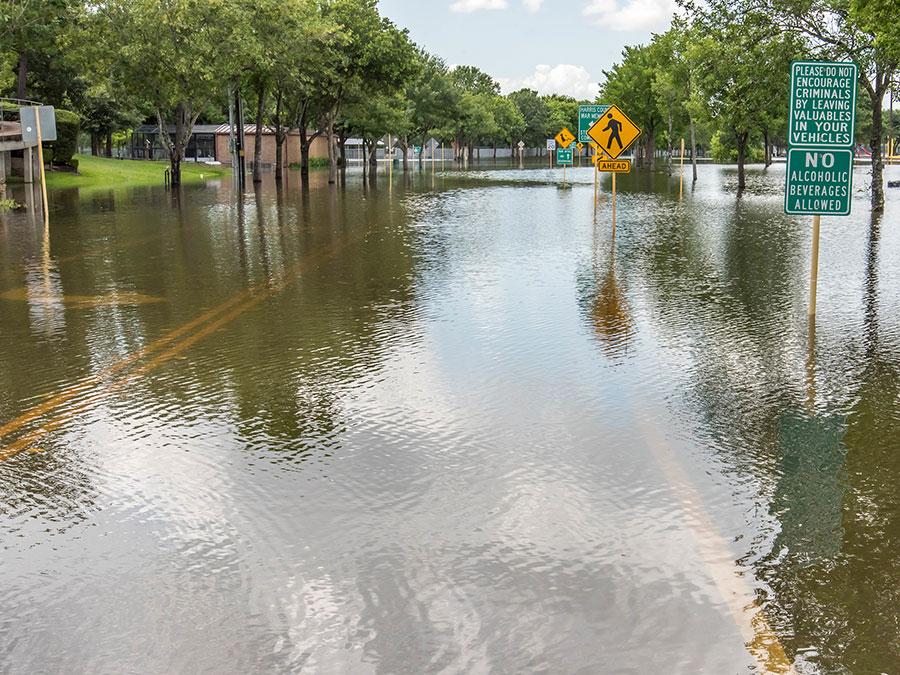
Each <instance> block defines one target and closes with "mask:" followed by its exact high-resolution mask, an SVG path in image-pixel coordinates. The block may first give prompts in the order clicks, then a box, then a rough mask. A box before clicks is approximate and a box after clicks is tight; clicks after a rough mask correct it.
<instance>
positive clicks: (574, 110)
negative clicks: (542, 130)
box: [544, 95, 578, 138]
mask: <svg viewBox="0 0 900 675" xmlns="http://www.w3.org/2000/svg"><path fill="white" fill-rule="evenodd" d="M544 101H545V102H546V104H547V111H548V116H547V130H546V136H547V138H552V137H553V136H556V134H558V133H559V132H560V131H561V130H562V128H563V127H566V128H568V129H569V131H571V132H573V133H577V132H578V101H576V100H575V99H574V98H571V97H569V96H555V95H554V96H547V97H545V98H544Z"/></svg>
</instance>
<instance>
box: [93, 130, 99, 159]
mask: <svg viewBox="0 0 900 675" xmlns="http://www.w3.org/2000/svg"><path fill="white" fill-rule="evenodd" d="M91 154H92V155H93V156H94V157H99V156H100V134H99V133H97V132H96V131H92V132H91Z"/></svg>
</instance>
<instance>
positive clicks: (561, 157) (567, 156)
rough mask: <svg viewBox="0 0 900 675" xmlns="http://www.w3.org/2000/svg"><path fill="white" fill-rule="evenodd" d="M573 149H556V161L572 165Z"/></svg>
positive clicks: (563, 164) (560, 163)
mask: <svg viewBox="0 0 900 675" xmlns="http://www.w3.org/2000/svg"><path fill="white" fill-rule="evenodd" d="M573 161H574V160H573V151H572V150H571V149H569V150H565V149H563V148H557V149H556V163H557V164H559V165H560V166H572V163H573Z"/></svg>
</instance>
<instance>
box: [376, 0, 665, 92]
mask: <svg viewBox="0 0 900 675" xmlns="http://www.w3.org/2000/svg"><path fill="white" fill-rule="evenodd" d="M379 6H380V8H381V13H382V14H383V15H384V16H386V17H388V18H390V19H391V20H392V21H394V23H396V24H397V25H398V26H400V27H402V28H407V29H409V32H410V36H411V37H412V39H413V41H414V42H416V44H419V45H421V46H423V47H425V48H426V49H427V50H428V51H429V52H431V53H432V54H436V55H437V56H440V57H441V58H443V59H444V61H445V62H446V63H447V65H449V66H457V65H471V66H478V67H479V68H481V69H482V70H484V71H485V72H487V73H489V74H490V75H491V76H493V77H494V79H495V80H497V81H498V82H500V86H501V88H502V90H503V93H509V92H510V91H515V90H516V89H520V88H522V87H530V88H532V89H537V91H538V93H540V94H566V95H568V96H574V97H575V98H578V99H593V98H594V96H595V95H596V94H597V87H598V85H597V83H598V82H599V81H600V80H602V79H603V70H604V69H608V68H609V67H610V66H612V65H613V64H614V63H615V62H616V61H618V60H619V55H620V54H621V52H622V48H623V47H624V46H625V45H629V44H641V43H646V42H647V41H649V39H650V35H651V33H658V32H662V31H664V30H666V28H668V27H669V24H670V21H671V16H672V13H673V12H674V11H675V9H676V3H675V0H380V3H379Z"/></svg>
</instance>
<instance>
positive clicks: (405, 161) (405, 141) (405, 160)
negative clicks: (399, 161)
mask: <svg viewBox="0 0 900 675" xmlns="http://www.w3.org/2000/svg"><path fill="white" fill-rule="evenodd" d="M400 148H401V149H402V150H403V173H409V137H407V136H404V137H403V139H402V141H401V145H400Z"/></svg>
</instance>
